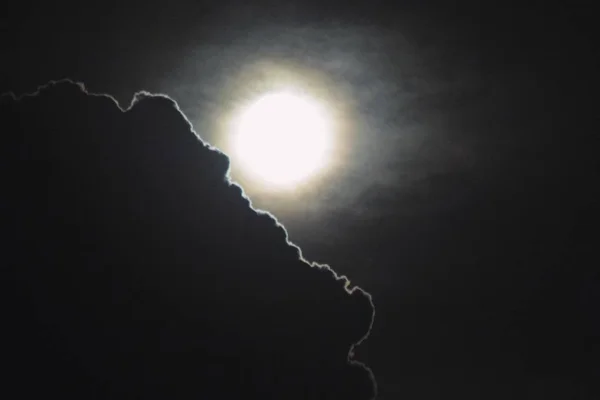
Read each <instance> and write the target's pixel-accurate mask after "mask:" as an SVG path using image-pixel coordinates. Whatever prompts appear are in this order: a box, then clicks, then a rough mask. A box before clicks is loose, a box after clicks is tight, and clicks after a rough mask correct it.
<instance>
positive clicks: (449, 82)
mask: <svg viewBox="0 0 600 400" xmlns="http://www.w3.org/2000/svg"><path fill="white" fill-rule="evenodd" d="M446 3H447V2H433V1H431V2H427V1H420V2H417V1H414V2H413V1H396V2H385V1H368V2H363V1H357V2H352V3H348V2H342V1H328V0H323V1H304V2H300V1H297V2H285V1H278V2H275V1H256V2H247V3H245V2H236V1H231V0H230V1H215V2H206V1H205V2H190V1H188V2H177V1H168V2H164V3H152V2H145V3H139V4H133V3H125V4H123V3H115V4H111V3H109V2H102V3H98V4H97V5H94V6H87V5H85V6H84V5H68V6H67V5H65V6H60V5H58V4H52V5H35V4H33V3H26V2H22V3H20V4H19V5H18V7H19V9H15V10H10V9H9V10H8V12H6V13H4V15H3V17H1V18H2V29H3V30H4V32H3V34H2V39H0V40H2V46H3V47H2V50H3V62H2V65H1V66H0V68H2V74H1V75H0V78H1V79H2V81H0V91H5V90H13V91H15V92H17V93H22V92H26V91H32V90H35V89H36V88H37V87H38V86H39V85H41V84H44V83H45V82H47V81H48V80H50V79H60V78H63V77H71V78H73V79H75V80H78V81H82V82H85V85H86V87H87V88H88V89H89V90H90V91H92V92H101V93H109V94H111V95H113V96H114V97H115V98H116V99H117V100H118V101H119V102H120V104H121V105H122V106H123V107H126V106H128V105H129V103H130V101H131V99H132V96H133V94H134V93H135V92H136V91H138V90H148V91H150V92H162V93H166V94H167V95H169V96H170V97H172V98H173V99H174V100H175V101H177V103H178V105H179V107H180V108H181V110H182V111H183V112H184V113H185V115H186V116H187V118H188V119H189V121H190V123H191V124H192V125H193V127H194V129H195V131H196V132H197V133H198V135H199V136H200V137H201V138H202V139H204V140H206V141H207V142H208V143H210V144H213V145H216V146H221V144H222V143H223V142H224V136H223V132H222V131H221V130H220V128H219V121H221V120H222V118H223V116H224V115H225V114H226V113H227V112H228V110H230V109H231V107H232V106H233V105H235V104H236V102H239V101H241V100H244V99H245V98H246V97H247V96H251V95H252V94H254V93H255V92H256V91H257V90H263V89H265V88H266V89H268V88H269V84H270V83H269V82H270V81H269V79H271V78H272V76H271V75H270V74H271V73H272V71H273V68H275V69H276V70H278V71H284V72H285V73H287V74H290V75H292V76H294V77H299V78H302V79H304V80H305V82H306V83H307V85H309V86H310V87H311V88H313V89H315V90H317V91H320V94H321V95H323V96H324V97H326V98H327V99H328V100H330V101H331V102H332V104H334V105H335V107H339V109H343V110H345V111H346V112H347V115H349V116H350V117H349V120H348V121H347V123H348V126H349V129H348V131H347V132H346V136H345V137H344V139H345V141H344V144H343V155H344V157H342V158H341V161H340V165H338V166H337V168H336V169H335V170H333V171H332V173H331V174H330V175H329V176H327V177H326V179H323V180H321V181H319V182H318V183H317V184H315V186H314V187H312V188H311V189H310V190H306V191H305V192H303V193H300V194H297V195H296V196H294V197H292V196H289V195H282V194H273V193H268V192H264V191H261V190H259V189H258V188H255V187H251V186H249V185H244V181H243V179H242V178H240V183H241V184H242V186H244V188H245V190H246V192H247V194H248V196H250V198H251V199H252V202H253V204H254V206H256V207H258V208H261V209H264V210H267V211H270V212H272V213H273V214H274V215H275V216H276V217H277V219H278V220H279V221H280V222H281V223H283V224H284V225H285V228H286V230H287V231H288V234H289V236H290V239H291V240H292V241H293V242H294V243H295V244H297V245H298V246H299V247H300V248H301V249H302V253H303V255H304V256H305V257H306V258H307V259H308V260H311V261H318V262H323V263H327V264H329V265H331V266H332V268H333V269H334V270H335V271H337V272H339V273H341V274H344V275H347V276H348V278H349V279H350V280H351V281H352V283H353V284H356V285H359V286H360V287H361V288H363V289H364V290H366V291H367V292H369V293H370V294H371V295H372V296H373V301H374V304H375V307H376V317H375V322H374V325H373V329H372V332H371V335H370V337H369V339H368V340H367V341H366V342H364V343H363V344H362V345H361V346H359V348H358V349H357V358H358V359H360V360H361V361H364V362H366V363H367V364H368V365H369V366H370V367H371V368H372V369H373V372H374V374H375V376H376V379H377V382H378V386H379V392H380V396H379V397H380V398H381V399H383V400H389V399H401V398H406V399H424V400H425V399H454V398H457V399H458V398H460V399H481V398H486V399H495V398H498V399H506V398H515V399H521V398H522V399H531V398H533V399H554V398H556V399H565V398H582V399H587V398H597V397H598V396H599V394H598V390H599V388H598V385H597V384H596V380H598V381H600V379H596V378H597V377H598V374H599V373H600V371H599V370H598V366H597V365H598V356H599V351H600V347H599V340H600V339H599V337H600V325H599V322H598V316H597V312H596V309H597V306H598V294H597V293H598V290H600V282H599V281H600V277H599V276H598V272H597V271H596V265H597V264H598V256H597V250H596V248H595V246H594V245H595V244H596V243H597V240H596V238H595V236H597V235H596V231H597V222H598V219H597V217H598V215H597V205H598V204H597V198H598V197H597V184H596V182H597V181H598V173H597V170H598V161H597V150H596V149H597V147H596V146H595V142H597V139H596V137H597V136H596V135H597V110H596V108H597V107H596V101H595V94H596V93H597V87H598V85H597V77H596V70H597V63H596V64H595V63H594V62H593V58H594V57H593V55H594V53H596V51H595V47H594V42H593V40H592V37H593V33H594V28H595V21H594V20H593V13H592V12H591V9H590V7H588V6H584V5H581V4H579V3H578V2H562V3H557V4H555V5H552V6H550V5H548V4H545V3H543V2H527V3H526V4H510V3H508V2H485V4H479V3H478V2H467V1H459V2H452V4H446ZM5 49H6V50H5ZM65 101H67V102H69V101H70V100H65ZM146 123H147V122H146ZM165 129H170V128H165ZM174 146H177V145H176V144H175V145H174ZM167 147H168V146H167ZM223 150H224V151H226V149H223ZM199 162H201V161H199ZM147 173H151V172H150V171H148V172H147ZM157 173H158V172H157ZM186 173H188V174H189V173H191V172H186ZM233 179H234V180H235V179H236V175H235V171H234V175H233ZM199 215H202V214H201V213H200V214H199ZM199 218H200V217H199ZM190 262H191V261H190ZM198 262H200V261H198ZM307 285H308V284H307ZM307 285H302V286H301V287H302V288H303V289H305V290H307V291H310V289H308V288H307V287H308V286H307ZM298 288H300V286H298ZM331 293H332V292H331ZM315 301H320V300H319V299H317V298H315ZM359 319H360V317H359ZM326 326H327V327H329V326H330V325H329V324H327V325H326ZM341 336H343V335H341ZM327 340H332V341H333V339H331V338H328V339H327ZM341 342H343V337H342V338H341Z"/></svg>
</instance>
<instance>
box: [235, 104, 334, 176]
mask: <svg viewBox="0 0 600 400" xmlns="http://www.w3.org/2000/svg"><path fill="white" fill-rule="evenodd" d="M330 130H331V129H330V126H329V121H328V119H327V118H326V115H325V113H324V110H323V109H322V108H321V107H320V106H319V105H318V104H317V103H316V102H314V101H311V100H310V99H308V98H306V97H304V96H300V95H297V94H294V93H292V92H277V93H270V94H267V95H265V96H263V97H261V98H259V99H258V100H257V101H256V102H255V103H253V104H251V105H250V106H249V107H248V108H247V109H246V110H244V111H243V112H242V114H241V116H240V118H239V120H238V121H237V124H236V126H235V132H234V146H235V148H234V152H235V156H236V158H237V159H238V160H239V161H240V162H241V163H242V165H243V167H244V168H245V169H246V170H250V171H251V172H252V173H253V174H254V175H255V176H257V177H259V178H261V179H262V180H263V181H264V182H265V183H268V184H272V185H277V186H292V187H293V186H295V185H296V184H298V183H299V182H300V181H303V180H305V179H307V178H308V177H310V176H311V175H313V174H315V173H316V172H317V171H319V170H320V169H321V168H323V167H324V165H325V161H326V158H327V153H328V150H329V148H330V144H331V143H330V141H331V131H330Z"/></svg>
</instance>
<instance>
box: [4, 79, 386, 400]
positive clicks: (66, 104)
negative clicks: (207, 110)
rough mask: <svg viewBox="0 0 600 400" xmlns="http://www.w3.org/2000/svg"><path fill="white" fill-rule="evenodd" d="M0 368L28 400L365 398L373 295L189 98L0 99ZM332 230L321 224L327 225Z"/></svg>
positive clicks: (61, 94) (67, 86)
mask: <svg viewBox="0 0 600 400" xmlns="http://www.w3.org/2000/svg"><path fill="white" fill-rule="evenodd" d="M1 110H2V111H1V116H2V122H1V123H2V131H3V138H2V140H3V146H2V147H1V149H2V150H0V151H1V152H2V157H1V158H0V159H1V161H0V163H1V179H2V184H3V189H4V190H3V193H4V194H3V196H2V200H1V209H2V219H3V221H4V223H2V224H1V226H2V228H1V230H2V232H1V233H2V236H3V237H4V238H5V239H4V240H3V242H2V243H3V245H2V257H3V260H2V265H3V267H2V278H1V279H0V282H1V283H0V285H1V286H0V289H1V293H2V298H1V300H2V304H3V307H2V308H3V312H2V324H1V325H2V326H3V330H4V331H5V332H4V334H5V335H6V336H5V340H3V342H2V357H0V359H1V360H2V361H1V364H3V368H2V369H3V370H4V371H5V372H4V373H3V374H4V376H3V381H4V382H7V384H8V386H7V388H5V389H6V390H12V391H13V393H18V394H19V396H18V397H19V398H33V396H36V395H40V394H44V395H46V396H59V397H60V398H63V399H68V398H78V399H82V398H85V399H101V398H102V399H106V398H110V399H120V398H123V399H125V398H127V399H132V398H142V399H153V398H157V399H158V398H172V399H183V398H186V399H187V398H190V399H194V398H213V399H218V398H230V397H231V396H235V397H232V398H241V397H242V396H243V397H244V398H254V397H257V398H262V399H269V398H271V399H311V398H315V399H316V398H319V399H357V400H358V399H360V400H362V399H369V398H372V397H374V396H375V392H376V385H375V381H374V379H373V375H372V373H371V371H370V370H369V369H368V368H367V367H366V366H364V365H363V364H361V363H360V362H357V361H355V360H354V359H353V348H354V346H355V345H356V344H357V343H360V342H361V341H362V340H363V339H364V338H365V337H366V336H367V334H368V332H369V330H370V327H371V324H372V321H373V318H374V307H373V303H372V301H371V297H370V296H369V295H368V294H367V293H365V292H364V291H363V290H361V289H360V288H357V287H351V286H350V283H349V281H348V280H347V279H346V277H344V276H338V275H337V274H336V273H335V272H334V271H333V270H332V269H331V268H330V267H328V266H327V265H317V264H310V263H308V262H307V261H306V260H304V259H303V258H302V254H301V252H300V249H299V248H297V247H295V246H294V245H292V244H291V243H289V241H288V240H287V234H286V231H285V229H284V228H283V226H281V225H280V224H278V222H277V221H276V219H275V218H274V217H273V216H271V215H270V214H268V213H265V212H262V211H257V210H254V209H253V208H252V205H251V202H250V200H249V199H248V198H247V197H245V195H244V193H243V190H242V189H241V188H240V187H239V186H237V185H235V184H234V183H232V182H230V181H229V177H228V169H229V161H228V159H227V157H226V156H225V155H224V154H222V153H220V152H219V151H218V150H216V149H214V148H212V147H210V146H209V145H207V144H205V143H203V142H202V141H201V140H200V139H199V138H198V137H197V136H196V135H195V134H194V132H193V130H192V127H191V125H190V123H189V122H188V121H187V120H186V118H185V117H184V116H183V114H182V113H181V112H180V110H179V108H178V106H177V104H176V103H175V102H174V101H173V100H171V99H170V98H168V97H166V96H163V95H153V94H149V93H144V92H142V93H138V94H137V95H136V97H135V98H134V100H133V101H132V103H131V105H130V107H129V108H128V109H127V110H123V109H120V108H119V106H118V105H117V103H116V102H115V101H114V99H112V98H111V97H110V96H107V95H96V94H91V93H87V92H86V90H85V88H84V87H83V85H81V84H77V83H74V82H71V81H68V80H63V81H58V82H50V83H49V84H47V85H46V86H43V87H41V88H40V89H39V90H38V91H37V92H36V93H33V94H29V95H25V96H21V97H16V96H14V95H4V96H2V97H1ZM324 240H326V238H324Z"/></svg>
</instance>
